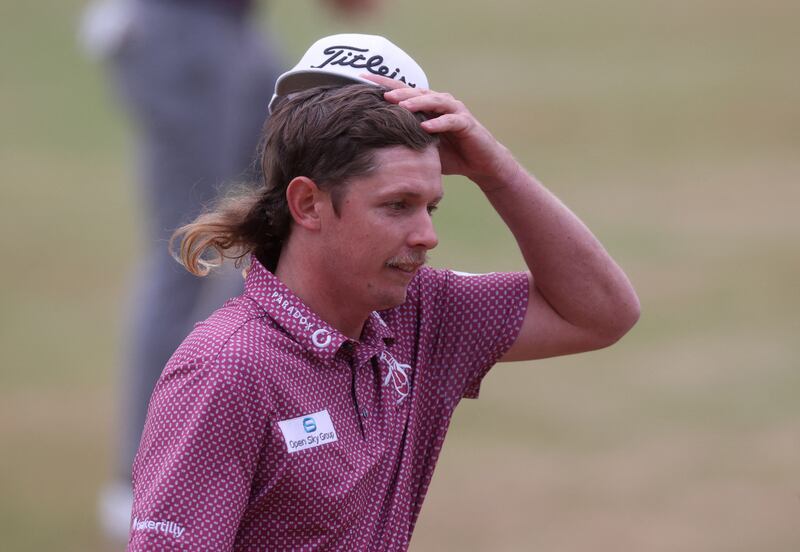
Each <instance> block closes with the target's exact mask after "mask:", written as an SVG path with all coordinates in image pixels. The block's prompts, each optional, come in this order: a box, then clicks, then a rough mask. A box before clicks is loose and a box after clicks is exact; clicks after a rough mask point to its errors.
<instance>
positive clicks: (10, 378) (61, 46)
mask: <svg viewBox="0 0 800 552" xmlns="http://www.w3.org/2000/svg"><path fill="white" fill-rule="evenodd" d="M311 6H312V4H308V3H298V2H289V1H288V0H277V1H275V2H272V3H271V4H270V6H269V13H265V14H264V20H265V24H266V25H270V26H271V27H273V28H274V29H276V31H277V32H280V33H281V34H282V35H283V37H284V39H285V41H284V42H285V46H286V55H287V59H289V60H291V59H294V58H296V57H297V56H299V54H300V53H301V52H302V51H303V50H304V49H305V47H306V46H307V45H308V44H309V43H310V42H311V41H312V40H313V39H315V38H317V37H318V36H320V35H322V34H327V33H330V32H336V31H345V30H357V31H365V32H377V33H382V34H386V35H388V36H390V37H391V38H392V39H393V40H395V41H396V42H397V43H398V44H401V45H402V46H403V47H404V48H405V49H407V50H408V51H409V52H410V53H411V54H412V55H413V56H415V57H417V58H418V59H419V60H420V61H421V62H422V64H423V65H424V66H425V68H426V70H427V72H428V73H429V76H430V77H431V82H432V84H433V86H435V87H437V88H439V89H443V90H448V91H451V92H453V93H454V94H456V95H458V96H459V97H460V98H462V99H463V100H464V101H465V102H466V103H467V105H468V106H469V107H470V108H471V109H472V110H473V111H474V112H475V113H476V114H477V115H478V116H479V117H480V118H481V119H482V120H483V121H484V123H486V124H487V126H489V127H490V128H491V129H492V130H493V131H494V132H495V133H496V134H497V136H498V137H499V138H500V139H501V140H502V141H504V142H505V143H506V144H507V145H509V146H510V147H511V149H512V150H513V151H514V152H515V153H516V154H517V155H518V157H519V158H520V159H521V160H522V161H523V162H524V163H525V164H526V166H528V167H529V168H530V169H531V170H532V171H533V172H535V173H536V174H537V175H538V176H539V178H540V179H541V180H543V181H544V182H545V183H546V184H547V185H548V186H549V187H550V188H551V189H553V191H554V192H556V194H558V195H559V196H560V197H561V198H562V199H564V201H565V202H566V203H567V204H568V205H570V207H572V208H573V210H575V211H576V212H577V213H578V214H579V215H580V216H581V217H582V218H583V219H584V220H585V221H586V222H587V223H588V224H589V226H590V227H591V228H592V229H593V230H594V231H595V233H596V234H597V235H598V236H599V237H600V239H601V240H602V241H603V242H604V244H605V245H606V246H607V248H608V249H609V250H610V251H611V252H612V253H613V254H614V256H615V257H616V258H617V259H618V260H619V262H620V263H621V264H622V266H623V267H624V268H625V269H626V270H627V271H628V273H629V274H630V276H631V278H632V280H633V281H634V283H635V285H636V287H637V289H638V291H639V294H640V297H641V299H642V303H643V309H644V310H643V318H642V320H641V321H640V323H639V325H638V326H637V327H636V328H635V329H634V330H633V332H632V333H631V334H630V335H629V336H628V337H626V338H625V339H624V341H623V342H622V343H620V344H619V345H617V346H616V347H614V348H611V349H609V350H605V351H601V352H597V353H592V354H587V355H578V356H575V357H568V358H561V359H552V360H548V361H543V362H537V363H527V364H518V365H501V366H498V367H496V368H495V369H494V370H493V373H492V374H491V376H490V377H488V378H487V380H486V381H485V383H484V386H483V391H482V397H481V400H479V401H466V402H465V403H464V404H463V405H462V406H461V407H460V408H459V410H458V411H457V413H456V416H455V419H454V422H453V426H452V430H451V433H450V436H449V439H448V443H447V445H446V447H445V449H444V452H443V455H442V458H441V461H440V464H439V468H438V470H437V473H436V476H435V477H434V481H433V484H432V487H431V491H430V493H429V497H428V500H427V502H426V505H425V507H424V508H423V513H422V516H421V518H420V521H419V524H418V529H417V531H416V533H415V537H414V540H413V541H412V549H413V550H493V551H494V550H532V549H540V550H559V551H569V550H609V551H610V550H647V551H660V550H665V551H666V550H670V551H672V550H682V551H698V552H700V551H703V552H709V551H737V550H741V551H751V550H763V551H770V552H772V551H774V552H779V551H789V550H797V549H798V548H800V524H798V519H800V498H798V497H799V496H800V482H799V481H798V475H797V474H798V472H797V466H798V465H800V422H798V420H800V401H798V400H797V395H798V392H800V370H798V368H800V366H798V360H797V359H798V357H799V356H800V345H799V344H798V339H797V327H798V325H797V314H796V313H797V312H798V309H799V308H800V294H798V293H797V282H798V281H800V258H799V255H798V246H797V243H798V237H800V221H799V220H798V217H797V216H796V214H795V210H796V208H797V205H798V204H800V186H799V185H800V182H799V180H800V156H798V154H797V152H798V151H800V147H799V146H800V102H798V98H800V74H798V71H797V70H796V65H797V64H796V61H795V57H796V55H797V51H798V48H799V47H800V36H798V34H797V32H796V23H797V21H798V20H799V18H800V4H797V3H796V2H790V1H786V0H768V1H766V2H758V3H756V2H754V1H744V2H739V3H729V2H722V1H719V0H701V1H698V2H688V1H679V2H673V3H670V4H663V3H657V2H634V1H632V0H626V1H621V0H619V1H613V2H606V3H602V4H601V3H595V2H587V1H577V0H569V1H565V2H559V3H529V2H521V1H518V0H516V1H512V0H504V1H498V2H494V3H492V4H486V3H473V4H469V3H460V2H453V1H451V0H450V1H444V2H436V3H433V2H431V3H423V2H418V1H414V2H395V3H390V4H387V5H386V6H385V9H384V10H383V14H382V16H381V18H380V19H379V20H375V21H365V22H348V21H336V20H332V19H331V18H330V17H329V16H328V14H326V13H325V12H324V11H322V10H318V9H312V8H311ZM80 7H81V2H78V1H76V0H67V1H61V2H54V1H52V0H50V1H44V2H37V3H5V4H3V5H2V7H0V31H1V32H0V66H1V67H3V76H2V79H0V117H1V119H0V120H1V121H2V127H0V128H2V130H1V131H0V176H1V177H2V186H0V246H2V251H4V252H6V257H5V260H6V261H7V262H6V266H5V267H4V270H2V271H0V284H2V285H0V290H2V291H0V293H1V294H2V295H0V297H2V306H3V308H2V311H0V347H2V351H3V362H2V366H0V439H1V440H0V442H1V443H2V454H0V534H2V535H3V549H4V550H5V549H8V550H49V549H58V550H81V551H85V550H112V549H114V548H113V546H112V545H111V544H110V543H106V542H104V541H103V539H102V537H101V536H100V535H99V533H98V531H97V529H96V527H95V517H94V516H95V513H94V501H95V497H96V493H97V490H98V489H99V488H100V486H101V485H102V484H103V483H104V481H105V480H106V478H107V477H108V473H109V470H110V467H109V466H110V460H111V450H110V448H111V447H110V437H111V434H112V431H113V427H114V426H113V418H114V415H115V405H116V403H117V402H118V399H117V397H116V395H115V393H114V390H115V388H114V385H115V373H116V364H115V361H116V354H117V350H118V349H119V348H120V347H121V346H122V344H123V331H122V328H121V326H120V320H121V317H122V313H123V312H124V308H125V295H124V292H125V289H126V283H127V279H128V277H129V276H128V275H129V273H130V270H131V268H132V267H133V266H134V265H135V264H136V262H137V259H136V252H137V247H138V242H137V239H138V238H137V236H136V233H135V229H136V224H137V219H138V217H139V212H138V210H137V208H136V200H135V197H136V196H135V193H134V183H133V179H132V177H131V175H130V166H131V160H130V157H129V154H128V145H129V139H128V137H127V133H126V131H125V128H126V127H125V125H124V122H123V120H122V117H121V115H120V114H119V113H118V112H117V111H116V109H114V106H113V105H112V102H111V101H110V99H109V97H108V95H107V94H106V92H105V90H104V86H103V79H102V74H101V72H100V68H99V67H96V66H93V65H91V64H89V63H88V62H86V61H84V60H83V59H81V57H80V54H79V52H78V51H77V48H76V45H75V38H74V36H75V27H76V24H77V18H78V15H79V12H80ZM446 189H447V197H446V200H445V202H444V204H443V207H442V209H441V210H440V211H439V213H437V217H438V229H439V233H440V241H441V245H440V248H439V249H438V250H437V251H436V252H435V255H434V256H433V257H434V262H435V264H439V265H447V266H453V267H456V268H460V269H463V270H471V271H485V270H496V269H503V270H513V269H518V268H521V267H522V263H521V260H520V259H519V255H518V254H517V252H516V248H515V246H514V244H513V242H511V241H510V237H509V235H508V232H507V231H506V230H505V229H504V228H503V226H502V224H501V223H500V221H499V220H498V219H497V217H496V216H494V214H493V213H492V211H491V209H490V208H489V207H488V206H487V205H486V203H485V202H484V201H483V199H482V197H481V196H480V194H479V193H477V192H476V191H475V190H474V188H473V187H471V186H470V185H469V183H466V182H464V181H462V180H459V179H452V180H449V181H448V182H447V183H446ZM512 420H513V423H512ZM520 427H522V428H523V429H519V428H520Z"/></svg>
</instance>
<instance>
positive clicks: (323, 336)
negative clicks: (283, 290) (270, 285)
mask: <svg viewBox="0 0 800 552" xmlns="http://www.w3.org/2000/svg"><path fill="white" fill-rule="evenodd" d="M270 299H272V301H273V302H274V303H275V304H276V305H278V306H279V307H280V308H281V309H283V311H284V312H285V313H286V314H287V315H288V316H290V317H291V318H293V319H295V320H296V321H297V324H298V325H299V326H300V328H301V329H302V330H305V331H306V332H311V330H312V329H314V324H312V323H311V321H310V317H309V316H308V315H307V314H306V313H305V312H303V311H302V310H301V309H299V308H297V307H295V306H294V305H292V304H290V303H289V300H288V299H286V298H285V297H284V296H283V295H281V294H280V292H277V291H273V292H272V295H270ZM331 341H333V337H332V336H331V332H329V331H328V330H326V329H324V328H319V329H317V330H315V331H314V332H313V333H312V334H311V343H313V344H314V346H315V347H318V348H320V349H324V348H325V347H327V346H328V345H330V344H331Z"/></svg>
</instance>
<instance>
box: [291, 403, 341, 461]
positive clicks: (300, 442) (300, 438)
mask: <svg viewBox="0 0 800 552" xmlns="http://www.w3.org/2000/svg"><path fill="white" fill-rule="evenodd" d="M278 427H280V429H281V433H283V440H284V441H286V449H287V450H288V451H289V452H298V451H301V450H305V449H310V448H314V447H318V446H320V445H325V444H327V443H334V442H336V441H338V440H339V437H337V435H336V430H335V429H333V422H332V421H331V417H330V414H328V411H327V410H320V411H319V412H314V413H313V414H307V415H305V416H298V417H297V418H292V419H290V420H282V421H280V422H278Z"/></svg>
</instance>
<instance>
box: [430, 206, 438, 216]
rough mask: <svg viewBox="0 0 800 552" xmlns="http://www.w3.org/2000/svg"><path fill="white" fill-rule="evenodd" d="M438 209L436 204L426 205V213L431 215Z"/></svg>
mask: <svg viewBox="0 0 800 552" xmlns="http://www.w3.org/2000/svg"><path fill="white" fill-rule="evenodd" d="M438 209H439V206H438V205H428V214H429V215H432V214H434V213H435V212H436V211H437V210H438Z"/></svg>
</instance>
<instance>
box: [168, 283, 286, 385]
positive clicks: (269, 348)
mask: <svg viewBox="0 0 800 552" xmlns="http://www.w3.org/2000/svg"><path fill="white" fill-rule="evenodd" d="M286 341H287V340H286V338H285V336H284V335H283V333H282V332H280V331H279V330H278V329H276V327H275V326H274V325H273V324H272V321H271V319H270V318H269V316H267V314H266V313H265V312H264V311H263V309H261V308H260V307H259V306H258V305H257V304H256V303H255V302H253V301H252V300H251V299H248V298H247V297H246V296H240V297H237V298H235V299H231V300H230V301H228V302H227V303H226V304H225V305H224V306H223V307H222V308H220V309H218V310H217V311H216V312H214V313H213V314H212V315H211V316H210V317H209V318H207V319H206V320H204V321H202V322H199V323H198V324H196V325H195V327H194V329H193V331H192V332H191V333H190V334H189V335H188V336H187V337H186V339H185V340H184V341H183V343H182V344H181V345H180V347H179V348H178V349H177V350H176V351H175V353H174V354H173V355H172V358H170V360H169V362H168V363H167V366H166V368H165V369H164V373H163V374H162V379H165V380H171V379H179V380H180V379H186V378H196V379H199V380H208V379H211V380H215V381H226V382H228V383H229V384H233V385H234V386H235V387H240V386H243V385H244V386H247V387H252V386H257V387H258V386H260V385H258V381H259V380H260V379H261V378H262V377H263V375H264V372H265V370H268V369H269V366H271V365H273V364H275V362H276V360H277V358H279V357H280V356H281V355H282V352H283V351H284V350H286V349H287V346H286V344H285V342H286Z"/></svg>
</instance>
